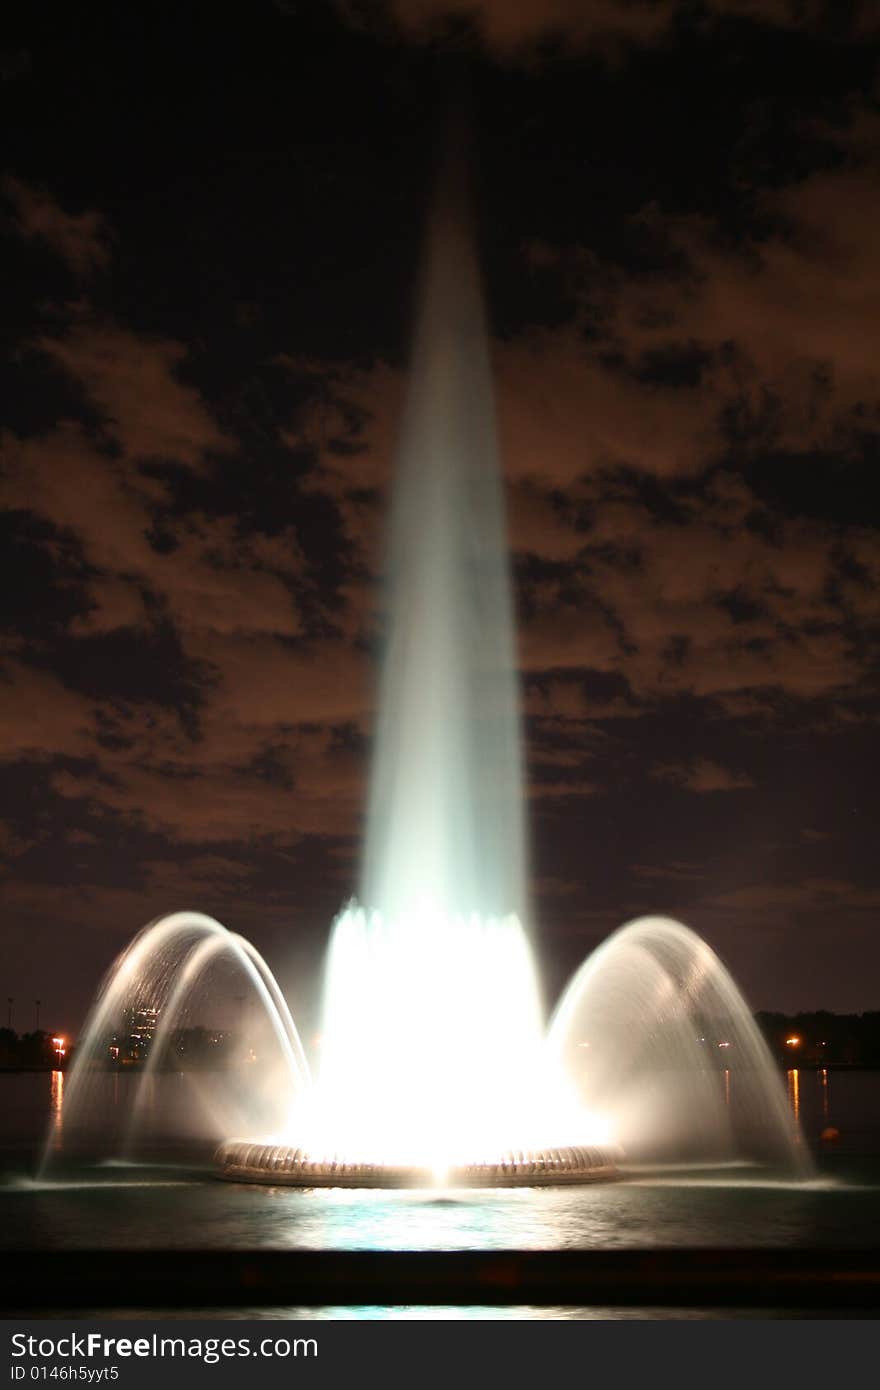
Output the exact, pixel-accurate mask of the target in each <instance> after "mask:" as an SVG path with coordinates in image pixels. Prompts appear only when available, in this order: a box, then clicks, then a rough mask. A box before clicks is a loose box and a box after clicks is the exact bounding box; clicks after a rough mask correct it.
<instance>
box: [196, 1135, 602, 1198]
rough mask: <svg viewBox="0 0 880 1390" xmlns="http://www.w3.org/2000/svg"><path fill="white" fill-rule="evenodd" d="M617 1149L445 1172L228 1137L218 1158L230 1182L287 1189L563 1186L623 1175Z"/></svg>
mask: <svg viewBox="0 0 880 1390" xmlns="http://www.w3.org/2000/svg"><path fill="white" fill-rule="evenodd" d="M620 1158H621V1152H620V1149H619V1148H617V1147H616V1146H614V1145H610V1144H609V1145H598V1144H592V1145H588V1146H587V1145H571V1146H567V1147H564V1148H548V1149H534V1150H518V1149H517V1150H514V1149H511V1150H509V1151H507V1152H505V1153H502V1154H500V1155H499V1156H498V1158H497V1159H495V1160H491V1161H480V1162H475V1163H460V1164H452V1165H450V1167H449V1168H447V1169H445V1170H444V1171H443V1172H442V1173H438V1172H437V1171H436V1170H433V1169H432V1168H430V1167H429V1166H427V1165H425V1166H419V1165H416V1164H394V1163H381V1162H378V1163H364V1162H358V1161H351V1160H346V1159H343V1158H339V1159H336V1158H333V1159H328V1158H324V1157H320V1158H316V1157H313V1156H312V1155H310V1154H309V1153H308V1151H307V1150H304V1149H301V1148H295V1147H294V1146H293V1145H292V1144H277V1143H271V1142H266V1141H261V1140H252V1139H227V1140H225V1141H224V1142H223V1143H222V1144H221V1145H220V1146H219V1148H218V1149H217V1150H216V1152H215V1154H214V1164H215V1166H216V1169H217V1175H218V1177H221V1178H225V1179H226V1180H227V1181H229V1182H254V1183H271V1184H275V1183H277V1184H279V1185H284V1186H287V1187H347V1188H350V1187H365V1188H375V1187H384V1188H406V1187H409V1188H425V1187H558V1186H571V1185H574V1184H579V1183H591V1182H610V1181H612V1180H614V1179H616V1178H619V1177H620V1173H619V1170H618V1166H617V1165H618V1162H619V1160H620Z"/></svg>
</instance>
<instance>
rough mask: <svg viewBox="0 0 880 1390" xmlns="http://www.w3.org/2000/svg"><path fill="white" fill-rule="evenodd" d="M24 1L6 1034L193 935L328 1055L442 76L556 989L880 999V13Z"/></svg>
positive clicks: (7, 191) (2, 742)
mask: <svg viewBox="0 0 880 1390" xmlns="http://www.w3.org/2000/svg"><path fill="white" fill-rule="evenodd" d="M19 8H20V15H19V21H18V23H19V28H18V30H15V29H14V28H8V29H7V32H6V36H5V38H4V40H3V44H4V47H3V51H2V54H0V73H2V79H3V80H2V83H0V99H2V102H3V106H4V111H3V125H4V129H5V131H6V139H5V141H4V148H3V154H2V173H3V180H2V194H3V198H2V219H0V235H2V240H3V256H4V263H5V275H4V287H5V288H4V311H3V315H2V332H3V338H4V343H3V357H4V378H5V384H4V389H3V416H2V436H0V440H2V448H0V505H2V507H3V508H4V513H3V516H2V527H3V543H2V555H3V561H4V566H5V575H4V581H3V584H2V603H3V608H4V614H3V625H2V633H3V635H2V643H3V646H2V665H3V671H2V681H0V754H2V759H3V769H2V804H0V817H2V819H0V854H2V859H0V863H2V899H3V917H2V939H0V1003H2V1010H3V1016H2V1019H0V1022H2V1023H3V1024H5V1022H6V998H7V996H14V998H15V1001H16V1002H15V1006H14V1016H13V1024H14V1026H16V1027H17V1028H18V1029H19V1030H24V1029H29V1028H31V1027H33V1023H34V1006H33V1000H34V999H35V998H37V997H39V998H41V999H42V1005H43V1007H42V1021H43V1023H44V1024H46V1025H48V1026H51V1027H54V1028H63V1029H68V1030H72V1029H75V1028H76V1027H77V1025H78V1024H79V1022H80V1020H81V1017H82V1014H83V1011H84V1009H85V1007H86V1005H87V1003H88V1000H89V998H90V997H91V994H92V992H93V990H94V988H95V986H96V984H97V981H98V979H99V976H100V974H101V972H102V971H103V970H104V969H105V968H106V966H107V965H108V964H109V962H110V961H111V960H112V958H113V956H114V955H115V954H116V952H117V951H118V950H119V949H121V948H122V946H123V945H124V944H125V943H126V941H127V940H128V939H129V938H130V937H131V935H133V934H134V932H135V931H136V930H137V929H138V928H139V927H141V926H142V925H143V924H144V923H145V922H147V921H148V920H150V919H151V918H152V917H154V916H156V915H158V914H159V913H161V912H165V911H170V910H174V909H176V908H182V907H193V908H197V909H200V910H203V911H205V912H208V913H211V914H212V915H214V916H217V917H218V918H220V920H221V921H223V922H224V923H225V924H226V925H227V926H229V927H230V928H233V929H235V930H239V931H243V932H245V933H246V934H247V935H248V936H250V937H251V938H252V939H253V941H254V942H255V944H256V945H257V946H258V947H259V948H260V949H261V950H262V951H263V952H264V954H265V955H266V956H267V958H268V960H269V962H270V964H271V965H272V966H273V968H274V969H275V970H276V972H277V974H278V976H279V978H280V980H281V982H282V984H283V985H284V986H285V988H286V989H287V990H288V992H289V995H290V997H291V1000H292V1004H293V1007H294V1011H295V1014H296V1015H297V1016H298V1018H300V1019H301V1020H302V1021H303V1023H304V1032H305V1033H306V1034H308V1030H309V1029H310V1028H312V1027H313V1026H314V1024H315V1004H316V998H317V986H316V980H317V978H318V972H319V968H320V963H321V959H322V956H323V951H324V946H325V943H326V939H327V934H328V930H329V927H330V922H331V919H332V917H333V915H334V914H335V913H336V912H337V911H338V909H339V908H340V906H341V905H342V904H343V902H344V901H345V900H346V899H347V898H348V896H349V895H350V893H351V892H352V891H353V890H354V888H355V887H356V883H357V876H358V857H359V847H360V838H361V831H362V824H363V805H364V799H365V790H366V771H367V763H368V757H369V750H370V740H371V731H372V727H373V718H374V712H375V711H374V685H375V676H376V669H377V657H378V641H377V633H378V627H379V622H380V614H379V608H378V604H379V588H378V582H379V578H380V575H381V566H382V540H383V533H384V523H385V517H386V504H387V497H388V491H387V489H388V481H389V478H390V471H391V463H392V461H393V451H394V441H395V434H396V427H397V421H398V418H399V412H400V406H401V402H402V392H403V385H404V380H405V372H406V363H407V355H408V345H409V342H410V337H411V331H412V316H413V309H414V300H415V287H416V284H417V277H418V267H419V252H420V243H421V237H422V230H423V226H424V220H425V214H426V208H427V201H428V194H429V189H430V183H431V176H432V170H433V166H434V162H435V152H436V149H437V144H438V130H439V129H441V128H442V126H443V124H444V114H443V113H444V111H445V110H446V107H447V105H448V102H449V99H450V91H451V90H452V89H456V90H460V89H461V87H462V85H466V86H467V88H468V91H469V108H470V112H471V143H472V152H471V153H472V159H473V163H474V167H475V169H476V178H475V183H476V190H477V192H476V201H477V218H478V225H479V236H480V250H481V257H482V261H483V266H484V270H485V277H486V294H487V303H488V311H489V317H490V322H491V325H492V332H493V344H492V350H493V359H494V366H495V375H496V386H497V409H498V419H499V431H500V440H501V451H502V457H503V462H504V469H505V479H506V485H507V489H508V494H507V495H508V505H509V524H510V536H511V546H512V550H513V556H514V573H515V581H516V603H517V611H518V623H519V641H520V659H521V668H522V689H523V708H524V715H525V733H526V743H527V760H528V770H529V789H528V790H529V797H530V821H531V836H532V883H533V891H534V902H535V930H536V934H537V937H538V940H539V943H540V956H541V962H542V969H543V974H544V979H545V982H546V987H547V992H548V995H549V996H550V997H552V996H553V995H554V994H555V993H556V991H557V990H558V989H559V988H560V987H561V985H562V983H563V981H564V979H565V977H566V975H567V974H568V973H569V971H570V970H572V969H573V968H574V967H575V966H576V965H577V964H578V963H579V961H580V960H581V959H582V958H583V957H584V955H585V954H586V953H587V952H588V951H589V950H590V949H591V948H592V947H593V946H595V945H596V944H597V943H598V942H599V941H600V940H601V939H602V938H603V937H604V936H605V935H607V933H608V932H609V931H611V930H612V929H613V928H614V927H616V926H618V925H620V924H621V923H622V922H623V921H625V920H627V919H629V918H631V917H633V916H636V915H638V914H640V913H644V912H649V911H660V912H667V913H671V914H673V915H677V916H680V917H681V918H682V919H683V920H685V921H686V922H687V923H689V924H690V925H691V926H693V927H695V928H696V929H697V930H698V931H699V932H701V933H702V934H703V935H704V936H705V937H706V938H707V940H708V941H709V942H710V944H711V945H712V946H714V947H715V949H716V950H717V951H719V953H720V954H721V955H722V957H723V959H724V960H725V961H726V962H727V963H728V964H729V965H730V967H731V969H732V970H733V972H734V974H735V976H736V977H737V979H738V980H739V982H740V984H741V985H742V987H743V988H744V990H745V992H746V995H747V997H748V999H749V1000H750V1002H751V1003H752V1004H753V1006H754V1007H756V1008H775V1009H782V1010H790V1011H793V1010H795V1009H798V1008H804V1009H806V1008H814V1007H826V1008H830V1009H835V1010H841V1011H860V1010H863V1009H869V1008H874V1009H876V1008H878V1007H880V937H878V928H877V915H878V910H880V856H878V853H877V829H878V826H877V821H878V817H877V799H876V793H875V783H876V778H877V773H878V760H877V758H876V748H877V736H876V733H875V719H876V715H877V710H878V681H877V665H876V657H875V652H876V639H877V635H878V628H880V588H878V585H880V547H878V544H877V541H878V530H877V528H878V525H880V510H878V506H877V504H876V502H875V497H874V489H873V488H872V486H871V483H872V481H873V475H874V474H875V473H876V470H877V468H878V462H880V457H878V443H880V178H878V173H880V104H878V98H880V83H878V78H877V59H878V55H880V4H878V3H874V2H873V0H868V3H863V4H859V3H857V0H832V3H827V4H826V3H818V0H802V3H793V0H703V3H683V4H676V3H674V0H660V2H659V3H658V2H655V0H596V2H595V3H591V2H590V0H544V3H541V0H388V3H386V4H384V5H383V4H378V3H375V4H366V3H363V4H359V3H355V2H354V0H350V2H349V3H343V0H339V2H338V3H337V4H333V3H330V0H324V3H317V4H306V3H299V4H298V3H294V2H293V0H289V2H288V3H282V2H281V0H277V3H274V4H272V3H268V0H266V2H265V3H259V0H252V2H251V3H249V4H240V5H238V6H233V7H231V14H230V17H228V18H227V17H223V16H226V15H227V11H228V9H229V7H225V6H224V7H219V6H209V5H205V6H195V5H188V4H179V5H175V6H167V7H166V6H164V5H161V4H160V5H155V4H151V5H142V4H139V3H126V4H123V5H114V6H112V7H111V6H108V7H106V8H105V7H104V6H102V5H97V4H96V5H80V6H68V7H66V8H65V9H59V10H57V11H56V10H54V9H49V8H47V7H45V6H44V5H42V4H40V3H32V4H30V5H28V6H22V7H19ZM221 9H222V11H223V16H221V14H220V11H221Z"/></svg>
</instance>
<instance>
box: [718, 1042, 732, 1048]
mask: <svg viewBox="0 0 880 1390" xmlns="http://www.w3.org/2000/svg"><path fill="white" fill-rule="evenodd" d="M718 1046H719V1047H730V1043H729V1042H720V1043H719V1044H718Z"/></svg>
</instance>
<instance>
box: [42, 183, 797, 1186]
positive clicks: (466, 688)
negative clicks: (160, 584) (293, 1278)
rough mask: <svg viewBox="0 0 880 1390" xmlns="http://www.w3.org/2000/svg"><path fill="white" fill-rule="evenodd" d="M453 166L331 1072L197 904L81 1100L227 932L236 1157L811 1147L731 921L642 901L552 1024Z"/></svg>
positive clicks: (479, 1167) (405, 444) (474, 318)
mask: <svg viewBox="0 0 880 1390" xmlns="http://www.w3.org/2000/svg"><path fill="white" fill-rule="evenodd" d="M456 182H457V180H455V179H453V178H452V177H451V176H450V175H449V173H447V177H446V178H445V179H444V180H442V181H441V190H440V195H439V197H438V199H437V203H436V207H435V214H434V218H433V222H432V228H431V235H430V238H429V247H428V258H427V273H426V276H425V283H424V291H423V302H422V311H421V315H420V320H419V331H418V334H417V338H416V343H415V350H414V358H413V368H412V377H411V385H410V392H409V399H408V404H407V409H406V413H405V417H404V423H403V430H402V439H401V445H400V450H399V457H398V467H397V480H396V485H395V494H394V506H393V514H392V528H391V547H390V567H389V568H390V583H389V587H388V611H389V630H388V639H387V644H386V655H385V661H384V666H383V674H382V684H381V693H380V702H379V719H378V728H377V737H376V750H375V756H374V760H373V767H372V773H371V782H370V796H369V810H368V818H367V836H366V844H365V853H364V866H363V873H362V882H361V897H362V900H363V902H364V904H365V908H361V907H359V906H358V905H357V903H352V904H351V905H350V906H349V907H348V909H347V910H346V911H345V912H344V913H343V914H342V915H341V916H340V917H339V918H338V919H337V921H336V923H335V924H334V927H333V933H332V938H331V943H330V949H329V957H328V965H327V973H326V984H325V999H324V1026H323V1049H322V1058H321V1067H320V1074H319V1076H318V1078H317V1081H316V1083H315V1084H312V1082H311V1080H310V1078H309V1071H308V1066H307V1063H306V1061H305V1058H304V1056H303V1052H302V1048H301V1046H300V1043H299V1039H298V1037H297V1033H296V1029H295V1027H294V1025H293V1022H292V1020H291V1018H290V1015H289V1012H288V1010H287V1006H286V1004H285V1002H284V999H283V997H282V995H281V993H280V990H279V989H278V986H277V984H276V983H275V981H274V979H273V977H272V975H271V973H270V972H269V970H268V968H267V967H266V965H265V963H264V962H263V961H262V959H261V957H260V956H259V955H258V954H257V952H256V951H255V950H254V949H253V947H251V946H250V945H249V944H248V943H247V942H246V941H244V940H243V939H242V938H241V937H237V936H233V935H231V934H230V933H228V932H226V931H225V930H224V929H223V928H222V927H220V926H219V925H218V924H217V923H216V922H212V921H211V920H210V919H208V918H205V917H202V916H200V915H198V914H193V913H179V914H177V915H176V916H174V917H170V918H165V919H163V920H162V921H160V922H158V923H156V924H154V925H153V926H151V927H150V928H148V929H147V930H146V931H145V932H143V933H141V934H140V936H138V937H136V938H135V940H134V942H133V943H132V945H131V946H130V947H129V948H128V950H127V951H126V952H125V953H124V954H123V956H122V957H121V958H120V960H119V961H118V962H117V964H116V966H115V967H114V968H113V971H112V972H111V974H110V976H109V977H108V981H107V983H106V985H105V987H104V989H103V991H102V993H101V995H100V996H99V999H98V1001H97V1003H96V1005H95V1008H94V1010H93V1013H92V1016H91V1020H90V1023H89V1026H88V1028H87V1030H86V1034H85V1038H84V1042H83V1044H82V1045H81V1047H80V1049H79V1053H78V1056H77V1060H76V1063H75V1066H74V1068H73V1072H72V1075H71V1079H70V1083H69V1087H68V1091H69V1095H68V1098H67V1102H68V1111H69V1110H70V1107H71V1105H72V1106H73V1107H74V1112H75V1113H77V1112H79V1111H80V1110H81V1109H83V1108H84V1107H85V1104H86V1098H87V1095H88V1092H89V1080H90V1077H91V1076H92V1075H93V1071H94V1067H93V1064H94V1063H95V1062H96V1061H97V1059H98V1058H99V1057H100V1056H101V1055H102V1052H103V1049H104V1048H105V1046H106V1039H107V1036H108V1034H109V1032H110V1031H111V1028H112V1025H113V1021H114V1019H115V1017H116V1016H117V1014H118V1012H119V1009H120V1007H121V1006H122V1005H128V1006H132V1005H136V1006H137V1007H150V1008H154V1009H158V1010H159V1015H158V1016H159V1019H160V1023H159V1027H158V1029H157V1032H156V1035H155V1037H154V1038H153V1040H152V1047H151V1054H150V1058H149V1062H148V1066H147V1071H146V1074H145V1075H144V1077H143V1079H142V1080H141V1082H140V1085H139V1086H138V1098H139V1102H140V1108H141V1109H143V1107H144V1105H145V1102H146V1097H147V1095H148V1089H147V1087H148V1083H150V1082H151V1081H152V1080H153V1073H154V1072H155V1069H156V1067H157V1065H158V1064H159V1062H160V1060H161V1058H162V1056H163V1054H165V1053H167V1049H168V1047H169V1045H170V1042H171V1039H172V1038H173V1036H174V1029H175V1026H176V1024H177V1022H178V1020H179V1017H180V1015H181V1011H182V1010H183V1009H184V1007H185V1005H186V1002H187V1000H188V998H189V997H190V996H191V993H192V991H193V989H194V988H196V987H197V985H198V984H199V982H200V980H201V979H202V978H203V976H204V975H205V972H206V971H207V970H208V969H209V968H211V967H212V966H214V965H216V963H217V961H218V959H219V958H231V959H232V960H233V962H234V963H235V966H236V968H237V969H238V970H239V971H240V972H242V973H243V975H244V977H245V978H246V979H247V980H248V982H249V984H250V986H251V988H252V989H253V991H254V992H255V993H256V995H257V997H258V998H259V1000H260V1002H261V1004H262V1009H263V1013H264V1017H265V1018H266V1020H268V1023H269V1025H270V1029H271V1034H272V1037H273V1039H274V1052H275V1054H276V1055H277V1058H278V1063H277V1067H275V1068H265V1067H264V1066H262V1065H261V1066H260V1068H259V1073H260V1076H261V1078H262V1080H263V1087H264V1091H263V1095H262V1097H261V1098H260V1104H259V1105H257V1106H256V1111H254V1108H253V1107H252V1108H251V1112H250V1115H249V1117H248V1118H247V1119H245V1118H244V1116H243V1113H242V1112H239V1113H238V1115H237V1116H235V1115H234V1114H232V1113H228V1112H226V1113H223V1114H220V1113H215V1114H214V1116H213V1117H212V1119H211V1127H212V1129H213V1132H214V1133H215V1134H217V1135H218V1137H219V1136H221V1135H222V1134H224V1133H225V1134H228V1133H229V1132H230V1128H231V1129H232V1132H234V1133H236V1132H237V1133H238V1134H242V1135H246V1136H250V1137H243V1138H241V1139H236V1140H230V1141H227V1142H226V1143H224V1144H223V1145H222V1146H221V1149H220V1150H219V1151H218V1160H219V1162H220V1164H221V1168H222V1170H223V1171H224V1172H225V1174H226V1175H227V1176H235V1177H246V1178H250V1179H255V1180H259V1181H273V1182H279V1181H280V1182H294V1183H299V1184H309V1185H318V1184H327V1183H336V1184H343V1185H353V1184H357V1185H397V1184H400V1183H403V1182H412V1181H415V1180H424V1179H425V1178H426V1177H427V1178H431V1177H432V1176H433V1177H434V1178H437V1177H439V1176H441V1175H442V1176H443V1177H444V1178H446V1179H447V1180H449V1181H453V1182H455V1181H458V1182H468V1183H479V1184H505V1183H506V1184H510V1183H529V1184H531V1183H541V1182H544V1183H546V1182H556V1181H573V1180H574V1181H577V1180H584V1179H587V1178H597V1177H606V1176H609V1175H610V1174H611V1173H612V1172H613V1164H614V1155H615V1154H616V1152H617V1146H618V1145H619V1144H620V1143H621V1142H623V1143H624V1144H625V1145H626V1146H627V1148H628V1149H630V1150H632V1151H633V1152H638V1151H639V1150H640V1149H644V1147H645V1142H646V1140H647V1139H658V1138H659V1139H660V1140H665V1141H667V1143H670V1144H673V1145H678V1146H681V1145H684V1146H685V1147H688V1146H690V1147H693V1145H694V1143H695V1142H696V1143H697V1145H698V1147H699V1149H700V1150H701V1152H709V1153H713V1154H714V1153H717V1152H719V1151H721V1152H724V1151H726V1152H727V1153H730V1152H731V1150H733V1151H734V1152H738V1151H741V1150H742V1149H743V1148H744V1149H745V1150H746V1151H747V1152H749V1153H757V1154H760V1155H761V1156H768V1155H769V1156H773V1157H775V1158H781V1159H784V1160H786V1161H788V1162H789V1163H792V1164H794V1163H796V1160H797V1152H796V1148H795V1145H794V1144H793V1142H792V1140H791V1137H790V1134H789V1124H790V1120H789V1118H788V1116H787V1115H786V1112H785V1096H784V1092H783V1090H782V1087H781V1084H780V1082H779V1080H778V1078H777V1077H776V1075H775V1069H774V1067H773V1064H772V1061H771V1059H770V1057H769V1054H768V1053H767V1050H766V1048H765V1047H764V1044H763V1043H762V1041H761V1039H760V1036H759V1035H758V1033H757V1030H756V1028H755V1026H754V1023H753V1022H752V1020H751V1017H750V1015H749V1013H748V1010H747V1008H746V1006H745V1004H744V1002H743V1000H742V998H741V996H740V995H739V993H738V991H737V989H736V987H735V985H734V984H733V982H732V981H731V979H730V977H729V976H728V975H727V973H726V972H725V970H724V968H723V967H722V966H721V964H720V962H719V961H718V960H717V958H716V957H715V956H714V955H713V953H712V952H711V951H710V950H709V948H708V947H707V946H706V945H705V944H704V943H703V942H702V941H700V939H699V938H698V937H696V936H694V935H693V933H691V932H689V931H688V930H687V929H686V928H684V927H681V926H679V925H678V924H676V923H673V922H669V921H663V920H661V919H644V920H643V921H641V922H639V923H635V924H633V925H631V926H630V927H628V928H625V929H624V930H623V931H622V932H619V933H618V934H617V935H616V936H614V937H613V938H612V939H611V940H610V941H609V942H607V943H606V944H605V946H603V947H602V948H601V949H600V951H598V952H597V953H596V954H595V955H594V956H593V957H591V958H590V960H589V961H588V962H587V963H586V964H585V965H584V966H583V967H582V969H581V971H580V972H579V973H578V974H577V975H576V976H575V978H574V980H573V982H572V984H571V985H570V986H569V989H568V990H567V992H566V993H565V995H564V996H563V999H562V1001H561V1003H560V1005H559V1007H558V1008H557V1010H556V1013H555V1015H554V1017H553V1020H552V1023H551V1026H550V1030H549V1034H548V1037H547V1039H546V1041H545V1040H544V1037H543V1024H542V1010H541V1005H540V1000H539V991H538V987H537V982H536V978H535V971H534V965H533V958H532V951H531V947H530V944H529V940H528V937H527V933H526V930H525V929H524V927H523V926H522V924H521V919H522V920H527V918H528V910H527V901H526V892H525V887H524V884H525V878H526V873H525V856H524V850H523V844H524V834H523V798H522V771H521V737H520V728H519V715H518V694H517V688H516V680H515V674H514V673H515V658H514V647H515V643H514V634H513V621H512V606H511V600H510V585H509V574H508V561H507V554H506V549H505V543H504V524H503V503H502V494H501V486H500V479H499V471H498V466H497V460H496V446H495V432H494V421H493V413H492V391H491V379H490V365H489V356H488V348H487V334H486V328H485V323H484V317H483V305H482V297H481V293H480V287H479V277H478V273H477V268H476V264H475V259H474V255H473V250H472V237H471V235H470V231H469V228H468V223H467V218H466V217H465V216H464V214H463V212H462V201H461V199H460V198H459V197H458V196H457V195H456V194H455V191H454V188H455V184H456ZM710 1028H711V1029H714V1030H715V1033H716V1034H717V1032H718V1030H719V1029H720V1030H722V1032H723V1037H722V1041H723V1043H724V1044H725V1045H730V1049H731V1052H730V1054H728V1053H725V1062H726V1063H728V1064H729V1063H730V1061H733V1063H734V1065H735V1066H736V1068H737V1087H736V1088H735V1089H736V1091H737V1092H738V1093H739V1100H740V1101H741V1102H742V1104H741V1105H740V1107H739V1110H740V1112H741V1113H734V1112H735V1111H736V1109H737V1107H736V1106H731V1105H727V1104H725V1097H724V1087H723V1082H722V1081H721V1072H720V1069H718V1068H716V1067H713V1066H710V1065H707V1060H706V1058H707V1048H706V1045H705V1043H704V1042H703V1041H698V1039H702V1038H704V1037H707V1038H708V1037H709V1030H710ZM702 1030H705V1032H704V1031H702ZM713 1036H714V1035H713ZM728 1080H729V1078H728ZM728 1094H729V1087H728ZM136 1123H137V1115H136V1114H135V1116H134V1117H133V1119H132V1124H131V1126H130V1129H129V1139H130V1140H131V1139H133V1138H134V1135H135V1129H134V1126H135V1125H136ZM267 1131H268V1133H269V1135H270V1136H271V1137H266V1135H267Z"/></svg>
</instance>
